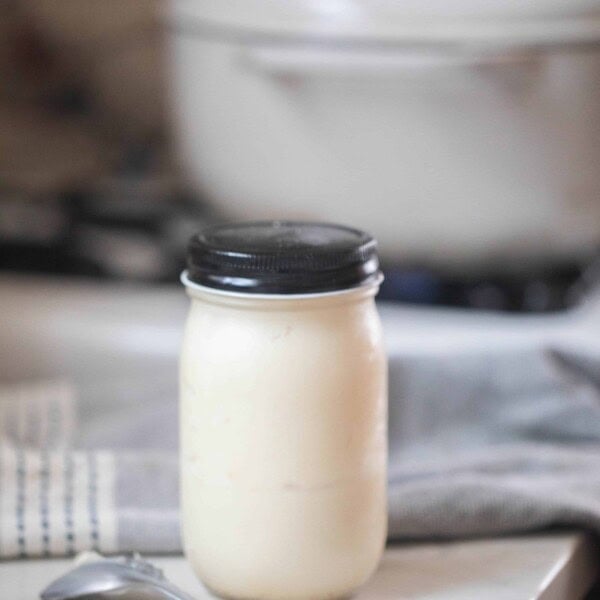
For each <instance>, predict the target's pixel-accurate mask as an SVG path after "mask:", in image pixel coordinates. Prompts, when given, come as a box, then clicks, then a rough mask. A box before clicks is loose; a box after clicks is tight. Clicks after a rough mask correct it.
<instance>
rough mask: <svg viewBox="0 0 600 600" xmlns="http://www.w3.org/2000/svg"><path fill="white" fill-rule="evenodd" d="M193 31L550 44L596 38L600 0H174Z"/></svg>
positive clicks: (181, 21)
mask: <svg viewBox="0 0 600 600" xmlns="http://www.w3.org/2000/svg"><path fill="white" fill-rule="evenodd" d="M169 20H170V22H171V24H172V25H173V26H174V28H175V29H177V30H179V31H184V32H187V33H191V34H199V35H213V36H223V37H232V36H233V37H235V38H238V39H244V38H248V37H250V38H256V37H257V36H258V37H262V38H263V39H267V38H269V39H272V40H275V41H276V40H279V39H283V40H287V41H292V40H297V41H307V42H310V41H351V42H354V41H358V42H361V41H362V42H376V43H382V42H383V43H400V44H413V43H414V44H427V43H465V42H475V43H479V44H498V43H501V44H511V45H519V44H525V45H549V44H552V45H554V44H563V43H567V44H568V43H573V42H576V43H589V42H596V41H598V40H600V0H568V1H565V0H454V1H451V0H429V1H428V2H424V1H423V0H171V12H170V15H169Z"/></svg>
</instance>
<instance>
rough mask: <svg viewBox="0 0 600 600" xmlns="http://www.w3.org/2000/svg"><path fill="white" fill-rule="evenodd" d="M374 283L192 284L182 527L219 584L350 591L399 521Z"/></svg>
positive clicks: (224, 588)
mask: <svg viewBox="0 0 600 600" xmlns="http://www.w3.org/2000/svg"><path fill="white" fill-rule="evenodd" d="M374 293H375V289H374V288H371V289H366V290H365V289H361V290H354V291H350V292H345V293H343V294H340V295H323V296H317V297H314V298H311V299H282V300H277V299H260V298H252V297H248V296H245V297H237V298H236V297H234V296H226V295H218V294H215V293H212V292H203V291H197V290H195V291H191V292H190V294H191V295H192V298H193V301H192V309H191V313H190V316H189V320H188V324H187V328H186V335H185V342H184V349H183V355H182V363H181V443H182V462H181V464H182V466H181V468H182V509H183V538H184V545H185V549H186V555H187V557H188V559H189V561H190V562H191V564H192V567H193V568H194V570H195V572H196V574H197V575H198V576H199V577H200V578H201V579H202V580H203V581H204V582H205V584H206V585H207V586H208V587H210V588H211V589H213V590H214V591H216V592H217V593H219V594H222V595H224V596H228V597H236V598H253V599H275V598H277V599H278V600H285V599H293V598H298V599H300V598H302V599H307V598H311V599H318V598H333V597H340V596H343V595H345V594H347V593H348V592H350V591H352V590H353V589H355V588H356V587H358V586H360V585H361V584H362V583H363V582H364V581H365V580H366V579H367V578H368V577H369V575H370V574H371V573H372V572H373V571H374V570H375V568H376V566H377V563H378V561H379V558H380V556H381V552H382V549H383V545H384V542H385V536H386V524H387V514H386V512H387V511H386V407H387V397H386V390H387V382H386V362H385V355H384V351H383V345H382V338H381V327H380V322H379V318H378V316H377V313H376V309H375V305H374V302H373V295H374Z"/></svg>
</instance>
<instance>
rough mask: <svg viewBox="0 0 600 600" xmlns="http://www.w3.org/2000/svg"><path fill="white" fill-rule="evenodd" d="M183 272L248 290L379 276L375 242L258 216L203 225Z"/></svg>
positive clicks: (337, 285) (306, 287) (306, 290)
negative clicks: (244, 219) (262, 219)
mask: <svg viewBox="0 0 600 600" xmlns="http://www.w3.org/2000/svg"><path fill="white" fill-rule="evenodd" d="M187 277H188V280H189V281H191V282H192V283H198V284H200V285H203V286H207V287H211V288H217V289H220V290H229V291H234V292H244V293H248V294H310V293H318V292H329V291H336V290H343V289H347V288H352V287H357V286H360V285H363V284H366V283H371V282H375V281H377V279H378V277H379V260H378V258H377V243H376V242H375V240H374V239H373V238H372V237H371V236H370V235H368V234H367V233H364V232H362V231H359V230H357V229H352V228H350V227H343V226H341V225H333V224H328V223H310V222H296V221H260V222H251V223H235V224H230V225H220V226H214V227H209V228H207V229H204V230H203V231H201V232H200V233H198V234H197V235H195V236H194V237H193V238H192V239H191V240H190V243H189V246H188V256H187Z"/></svg>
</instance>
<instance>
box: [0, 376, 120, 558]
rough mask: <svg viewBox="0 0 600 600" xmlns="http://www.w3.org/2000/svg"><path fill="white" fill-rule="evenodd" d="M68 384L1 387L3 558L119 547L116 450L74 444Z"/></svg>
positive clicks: (0, 545) (72, 395) (72, 396)
mask: <svg viewBox="0 0 600 600" xmlns="http://www.w3.org/2000/svg"><path fill="white" fill-rule="evenodd" d="M75 426H76V418H75V390H74V388H73V386H71V385H69V384H68V383H66V382H61V381H56V382H45V383H42V384H40V383H38V384H27V385H23V384H20V385H12V386H4V387H2V388H1V389H0V490H1V493H0V557H1V558H13V557H27V556H50V555H65V554H66V555H68V554H74V553H75V552H79V551H81V550H84V549H92V548H93V549H96V550H98V551H101V552H113V551H114V550H115V549H116V517H115V515H116V513H115V506H114V497H115V496H114V483H115V477H114V475H115V468H114V455H113V454H112V453H111V452H108V451H83V450H77V449H75V448H74V447H73V445H72V441H73V433H74V429H75Z"/></svg>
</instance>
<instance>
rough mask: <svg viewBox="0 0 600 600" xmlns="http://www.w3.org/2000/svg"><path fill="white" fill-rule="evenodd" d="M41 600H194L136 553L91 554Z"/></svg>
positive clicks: (56, 583)
mask: <svg viewBox="0 0 600 600" xmlns="http://www.w3.org/2000/svg"><path fill="white" fill-rule="evenodd" d="M40 598H41V599H42V600H84V599H91V598H95V599H97V600H110V599H112V598H118V599H119V600H194V599H193V598H192V597H191V596H190V595H189V594H186V593H185V592H183V591H181V590H180V589H178V588H177V587H175V586H174V585H173V584H172V583H171V582H169V581H167V580H166V579H165V577H164V575H163V572H162V571H161V570H160V569H158V568H156V567H154V566H153V565H151V564H150V563H149V562H147V561H145V560H143V559H142V557H141V556H140V555H139V554H134V555H133V556H130V557H127V556H121V557H116V558H102V557H101V556H99V555H92V557H91V558H90V557H89V556H88V557H86V558H84V560H83V562H82V561H80V564H79V565H78V566H76V567H75V569H73V570H72V571H69V572H68V573H67V574H66V575H63V576H62V577H59V578H58V579H57V580H56V581H53V582H52V583H51V584H50V585H49V586H48V587H47V588H46V589H45V590H44V591H43V592H42V593H41V595H40Z"/></svg>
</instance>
